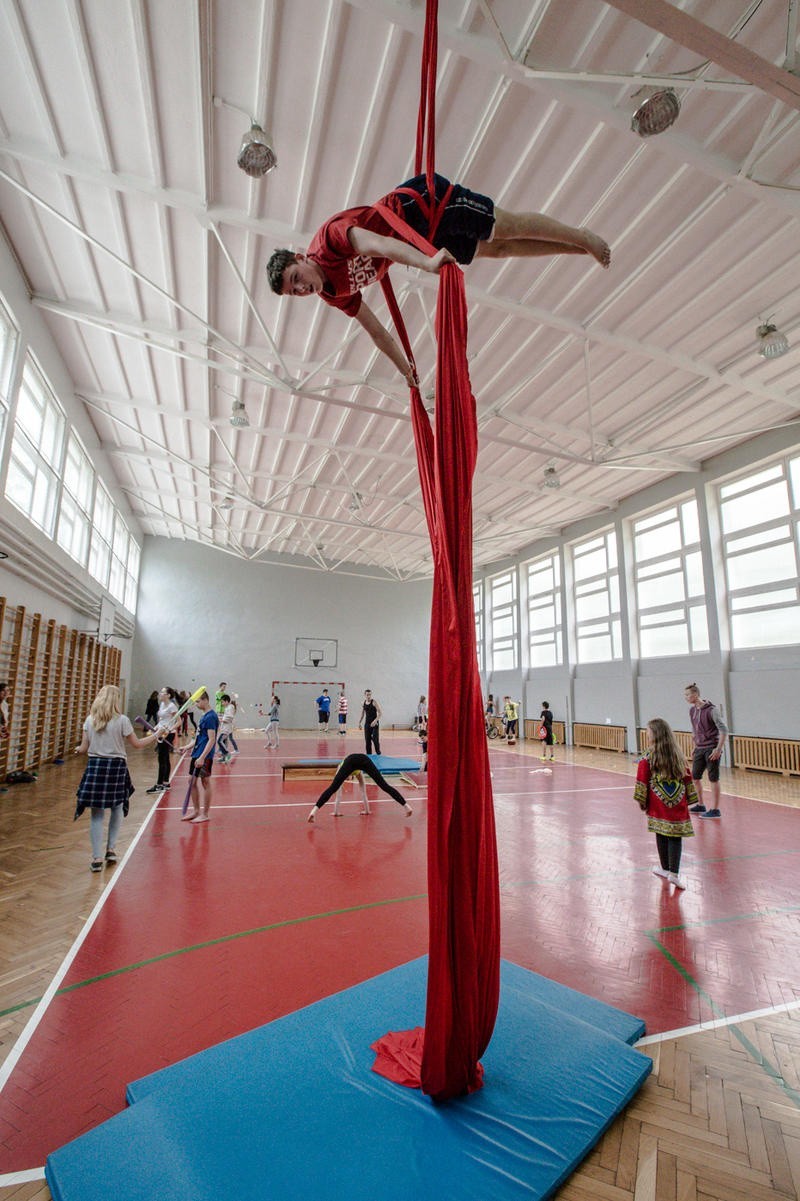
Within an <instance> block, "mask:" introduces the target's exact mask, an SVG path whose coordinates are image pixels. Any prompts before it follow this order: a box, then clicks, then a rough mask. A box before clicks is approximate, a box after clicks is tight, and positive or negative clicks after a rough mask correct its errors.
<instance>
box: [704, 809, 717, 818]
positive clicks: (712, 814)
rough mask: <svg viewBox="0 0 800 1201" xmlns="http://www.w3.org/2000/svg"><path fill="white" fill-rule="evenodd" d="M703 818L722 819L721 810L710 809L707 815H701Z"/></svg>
mask: <svg viewBox="0 0 800 1201" xmlns="http://www.w3.org/2000/svg"><path fill="white" fill-rule="evenodd" d="M700 816H701V817H722V814H721V813H720V811H719V809H708V810H707V811H706V812H705V813H701V814H700Z"/></svg>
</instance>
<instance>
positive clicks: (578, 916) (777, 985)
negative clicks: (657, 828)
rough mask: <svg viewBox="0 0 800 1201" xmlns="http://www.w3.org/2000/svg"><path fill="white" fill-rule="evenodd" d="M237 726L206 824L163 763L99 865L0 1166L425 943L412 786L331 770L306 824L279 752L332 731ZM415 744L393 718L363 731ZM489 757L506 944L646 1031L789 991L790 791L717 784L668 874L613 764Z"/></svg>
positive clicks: (334, 747) (10, 1108) (13, 1099)
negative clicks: (132, 1090) (769, 799)
mask: <svg viewBox="0 0 800 1201" xmlns="http://www.w3.org/2000/svg"><path fill="white" fill-rule="evenodd" d="M241 745H242V752H241V754H240V755H239V756H238V757H237V758H236V759H235V760H234V762H233V763H232V764H231V765H229V766H228V767H221V766H220V765H218V764H217V765H215V777H214V779H215V798H214V807H213V809H212V820H211V821H210V822H209V823H208V824H207V825H202V826H194V825H192V824H190V823H186V822H184V823H181V822H180V820H179V817H180V812H179V807H180V803H181V800H182V798H183V794H184V784H185V767H184V766H183V765H182V766H181V768H180V769H179V772H178V775H177V777H176V780H175V784H174V785H173V790H172V792H171V793H167V794H166V796H165V797H163V798H162V800H161V803H160V805H159V806H158V808H157V809H156V811H155V812H154V813H153V815H152V817H151V819H150V820H149V822H148V823H147V824H146V825H145V827H144V829H143V831H142V834H141V836H140V838H139V839H138V841H137V842H135V843H134V845H133V846H132V848H131V851H130V852H129V854H128V856H127V857H126V859H125V860H124V862H123V863H122V864H121V865H120V866H119V867H118V868H117V869H115V872H114V873H110V874H109V878H110V879H112V880H113V887H110V888H108V889H107V890H106V892H105V893H104V894H103V901H104V903H103V904H102V907H101V908H100V910H99V913H98V914H97V916H96V920H95V921H94V923H93V924H92V926H91V929H90V930H89V932H88V935H87V936H86V938H85V940H84V941H83V942H82V943H81V945H80V946H79V947H78V948H77V951H76V952H75V954H74V957H73V958H72V959H71V962H70V964H69V968H68V970H67V972H66V975H65V976H64V978H63V980H60V981H59V982H58V987H57V988H56V989H55V991H54V995H53V996H52V997H51V998H50V1000H49V1002H48V1003H47V1004H46V1006H42V1007H41V1009H40V1010H37V1011H36V1013H35V1014H34V1017H33V1019H32V1023H31V1027H30V1029H29V1031H26V1035H28V1036H29V1037H28V1039H27V1041H26V1036H23V1039H22V1040H21V1042H22V1044H24V1049H23V1050H22V1053H21V1054H20V1055H19V1058H18V1059H17V1058H16V1057H15V1056H14V1055H13V1053H12V1056H11V1057H10V1059H9V1061H8V1063H7V1065H6V1069H5V1072H6V1074H7V1075H8V1079H7V1080H6V1082H5V1086H4V1088H3V1091H2V1093H0V1174H2V1173H14V1172H19V1171H24V1170H28V1169H35V1168H38V1167H40V1166H41V1165H42V1164H43V1163H44V1159H45V1157H46V1155H47V1154H48V1152H49V1151H51V1150H53V1149H55V1148H56V1147H58V1146H60V1145H61V1144H63V1143H65V1142H67V1141H69V1140H70V1139H72V1138H74V1137H75V1136H76V1135H78V1134H80V1133H81V1132H82V1131H84V1130H86V1129H88V1128H90V1127H92V1126H94V1125H96V1124H97V1123H99V1122H101V1121H103V1120H104V1119H105V1118H107V1117H109V1116H111V1115H112V1114H113V1113H116V1112H118V1111H119V1110H121V1109H122V1108H124V1105H125V1085H126V1083H127V1082H128V1081H129V1080H133V1079H136V1078H138V1077H140V1076H143V1075H145V1074H147V1073H149V1072H152V1071H154V1070H155V1069H157V1068H160V1067H163V1066H165V1065H167V1064H170V1063H173V1062H175V1061H176V1060H178V1059H182V1058H184V1057H185V1056H187V1055H190V1054H192V1053H194V1052H195V1051H199V1050H202V1049H204V1048H206V1047H208V1046H210V1045H212V1044H214V1043H216V1042H219V1041H220V1040H222V1039H225V1038H229V1037H231V1036H233V1035H235V1034H239V1033H241V1032H242V1031H244V1030H248V1029H250V1028H251V1027H253V1026H256V1025H260V1024H262V1023H264V1022H268V1021H270V1020H272V1019H273V1018H275V1017H279V1016H281V1015H282V1014H285V1013H288V1012H291V1011H292V1010H294V1009H297V1008H299V1007H300V1006H302V1005H307V1004H309V1003H311V1002H313V1001H316V1000H319V999H320V998H321V997H324V996H327V995H329V994H330V993H332V992H335V991H338V990H340V989H343V988H347V987H349V986H350V985H353V984H357V983H358V982H360V981H362V980H365V979H367V978H369V977H370V976H373V975H375V974H376V973H378V972H382V971H384V970H387V969H389V968H392V967H395V966H397V965H398V964H401V963H404V962H406V961H407V960H409V959H412V958H414V957H416V956H418V955H421V954H423V953H424V952H425V951H426V949H427V908H426V895H425V893H426V867H425V859H426V808H427V802H426V790H425V788H424V786H423V787H421V788H419V789H416V790H415V789H409V788H405V786H404V785H402V784H401V785H400V788H401V791H404V792H405V793H406V795H407V796H408V798H409V800H410V802H411V804H412V805H413V806H414V815H413V817H411V818H406V817H405V816H404V813H403V812H402V810H401V809H400V808H399V806H397V805H396V804H395V803H394V802H393V801H391V800H389V798H386V797H383V794H379V793H378V792H377V790H376V789H374V788H372V787H370V800H371V802H372V800H373V798H377V797H380V798H381V799H380V800H376V803H375V804H374V805H373V814H372V816H371V817H369V818H364V817H361V816H359V815H358V804H357V802H356V789H355V787H354V786H352V785H348V786H346V787H345V793H344V795H345V798H346V803H345V805H344V808H343V816H342V817H340V818H338V819H337V818H334V816H333V805H332V804H331V805H329V806H327V807H326V808H325V809H323V810H322V812H321V814H320V816H319V817H318V819H317V822H316V825H314V826H310V825H308V824H307V823H306V817H307V814H308V810H309V807H310V805H311V804H312V802H313V801H314V799H315V798H316V796H317V795H318V793H319V791H320V787H321V786H320V785H319V783H318V782H315V781H288V782H285V783H284V782H283V781H282V779H281V770H280V763H281V760H282V759H293V758H300V757H307V756H320V757H321V756H326V755H335V754H337V753H338V752H339V749H340V748H339V745H338V739H337V740H334V739H330V740H329V741H328V742H324V741H318V740H317V739H316V738H315V737H309V738H307V739H303V740H300V739H296V740H293V741H291V742H290V741H287V742H285V744H284V745H282V747H281V749H280V751H279V752H278V753H277V754H275V753H274V752H273V753H268V752H266V751H264V750H262V749H261V742H260V741H251V742H249V743H248V742H243V743H242V744H241ZM356 745H357V744H356V742H355V740H354V739H352V738H351V739H349V740H348V749H351V750H352V749H356ZM359 749H360V747H359ZM416 749H417V748H416V742H415V740H414V738H413V736H412V735H411V734H409V735H408V737H407V739H406V738H397V739H395V740H394V741H392V742H391V743H390V744H389V745H388V746H387V747H385V748H384V751H385V752H386V753H389V754H392V755H415V754H416ZM491 763H492V771H493V780H494V791H495V806H496V812H497V825H498V843H499V853H500V886H501V905H502V931H503V955H504V957H505V958H507V959H510V960H511V961H513V962H514V963H518V964H520V965H522V966H523V967H527V968H531V969H533V970H535V971H537V972H540V973H542V974H544V975H546V976H549V977H551V978H552V979H554V980H557V981H559V982H561V983H563V984H567V985H570V986H571V987H573V988H576V989H579V990H580V991H582V992H585V993H589V994H590V995H592V996H594V997H597V998H599V999H601V1000H603V1001H606V1002H607V1003H609V1004H611V1005H615V1006H617V1007H619V1008H622V1009H626V1010H628V1011H629V1012H631V1013H634V1014H636V1015H637V1016H639V1017H642V1018H643V1019H644V1020H645V1021H646V1023H647V1030H648V1034H655V1033H659V1032H664V1031H669V1030H675V1029H680V1028H683V1027H687V1026H694V1025H696V1024H697V1023H701V1022H707V1021H712V1020H715V1019H719V1018H722V1017H725V1016H729V1017H730V1016H733V1015H737V1014H743V1013H749V1012H752V1011H755V1010H763V1009H770V1008H773V1007H778V1006H781V1005H785V1004H787V1003H791V1002H796V1001H798V999H800V972H798V970H797V964H798V962H799V961H800V954H798V952H799V950H800V925H799V923H798V914H799V913H800V903H798V900H797V895H796V891H797V890H796V883H797V879H798V833H800V811H798V810H797V809H791V808H788V807H783V806H780V805H770V804H764V803H760V802H756V801H751V800H745V799H742V798H736V797H725V796H724V797H723V806H724V810H723V812H724V817H723V820H722V821H720V822H712V821H706V822H701V821H697V822H696V823H695V825H696V835H697V836H696V837H695V838H693V839H689V840H686V842H685V843H684V863H683V866H682V872H683V874H685V875H686V876H687V878H688V881H689V887H688V889H687V891H686V892H683V893H681V892H676V891H675V890H674V889H673V888H672V887H671V886H669V885H668V884H667V883H666V882H664V881H662V880H660V879H658V878H657V877H655V876H653V875H652V873H651V870H650V869H651V866H652V865H653V863H654V862H655V840H654V838H653V836H652V835H650V834H648V833H647V830H646V826H645V820H644V818H643V815H642V814H641V813H640V811H639V809H638V807H637V806H636V805H635V804H634V802H633V800H632V794H633V770H631V774H630V777H626V776H624V775H620V774H618V773H616V772H611V771H603V770H598V769H593V768H586V767H577V766H571V765H567V764H563V763H558V762H557V763H556V764H555V765H554V767H553V770H552V772H547V771H545V770H543V766H544V765H542V764H541V763H540V762H539V761H538V760H537V759H534V758H531V757H529V756H525V755H523V754H521V753H516V752H514V751H512V750H510V749H509V748H507V747H499V748H491ZM418 779H419V780H420V781H422V782H423V785H424V777H418ZM33 1008H34V1007H33V1003H32V1004H31V1009H32V1012H33ZM9 1071H10V1074H8V1073H9ZM0 1079H3V1077H0ZM8 1182H9V1180H3V1179H2V1177H1V1176H0V1183H8Z"/></svg>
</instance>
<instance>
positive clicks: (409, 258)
mask: <svg viewBox="0 0 800 1201" xmlns="http://www.w3.org/2000/svg"><path fill="white" fill-rule="evenodd" d="M347 240H348V241H349V243H350V245H351V246H352V247H353V250H355V251H357V253H358V254H368V255H369V256H370V257H371V258H380V259H389V261H390V262H392V263H402V264H403V265H404V266H406V267H419V269H420V270H421V271H430V272H431V273H432V274H433V275H438V274H439V272H440V271H441V269H442V267H443V266H444V264H445V263H454V262H455V261H456V260H455V259H454V258H453V256H452V254H451V253H450V251H449V250H439V251H437V252H436V254H434V255H431V256H428V255H427V254H423V253H422V251H420V250H417V249H416V248H415V247H414V246H409V244H408V242H402V241H401V240H400V239H399V238H386V237H384V235H383V234H374V233H372V232H371V231H370V230H368V229H361V228H360V226H358V225H352V226H351V227H350V229H348V231H347Z"/></svg>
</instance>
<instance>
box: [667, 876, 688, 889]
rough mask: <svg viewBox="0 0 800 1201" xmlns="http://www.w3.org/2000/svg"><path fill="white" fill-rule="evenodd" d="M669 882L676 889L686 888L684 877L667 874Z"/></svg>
mask: <svg viewBox="0 0 800 1201" xmlns="http://www.w3.org/2000/svg"><path fill="white" fill-rule="evenodd" d="M669 882H670V884H674V885H675V887H676V888H685V887H686V880H685V879H684V877H683V876H679V875H677V874H676V873H675V872H670V873H669Z"/></svg>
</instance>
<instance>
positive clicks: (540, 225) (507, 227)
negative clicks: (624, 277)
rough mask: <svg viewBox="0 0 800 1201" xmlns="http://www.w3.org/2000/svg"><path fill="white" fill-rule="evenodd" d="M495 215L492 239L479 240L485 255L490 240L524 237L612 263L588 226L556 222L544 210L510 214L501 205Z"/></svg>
mask: <svg viewBox="0 0 800 1201" xmlns="http://www.w3.org/2000/svg"><path fill="white" fill-rule="evenodd" d="M494 218H495V220H494V231H493V234H492V238H491V240H490V241H489V242H483V243H479V247H478V253H479V254H485V253H486V250H485V247H487V246H491V244H492V242H493V241H499V242H516V241H517V240H518V239H523V240H524V241H534V242H552V243H556V244H560V245H561V246H574V247H577V248H578V250H579V251H583V253H584V254H590V255H592V257H593V258H595V259H597V262H598V263H599V264H600V266H601V267H608V265H609V264H610V262H611V251H610V249H609V247H608V244H607V243H606V242H604V241H603V239H602V238H601V237H599V236H598V235H597V234H594V233H592V231H591V230H589V229H578V228H576V227H575V226H572V225H565V224H564V223H563V222H562V221H556V219H555V217H548V216H546V215H545V214H544V213H509V212H508V211H507V210H506V209H501V208H495V210H494ZM516 253H519V251H517V252H516ZM538 253H542V252H541V251H539V252H538ZM545 253H546V252H545ZM550 253H556V254H563V253H564V251H563V250H560V249H559V250H555V251H551V252H550ZM567 253H569V252H567Z"/></svg>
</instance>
